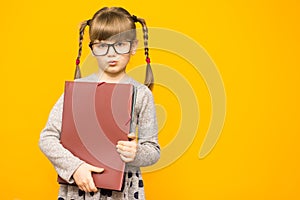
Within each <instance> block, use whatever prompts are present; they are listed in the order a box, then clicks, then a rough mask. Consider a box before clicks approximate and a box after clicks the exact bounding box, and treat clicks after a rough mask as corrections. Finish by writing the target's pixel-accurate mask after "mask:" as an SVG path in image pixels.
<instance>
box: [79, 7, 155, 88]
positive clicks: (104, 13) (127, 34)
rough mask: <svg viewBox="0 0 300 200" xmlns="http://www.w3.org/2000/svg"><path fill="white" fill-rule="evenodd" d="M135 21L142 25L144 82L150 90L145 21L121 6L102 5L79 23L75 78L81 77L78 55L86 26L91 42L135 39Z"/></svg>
mask: <svg viewBox="0 0 300 200" xmlns="http://www.w3.org/2000/svg"><path fill="white" fill-rule="evenodd" d="M135 22H139V23H140V24H141V25H142V27H143V38H144V50H145V56H146V62H147V68H146V77H145V81H144V84H145V85H146V86H148V87H149V89H150V90H152V88H153V84H154V77H153V72H152V68H151V65H150V58H149V49H148V28H147V26H146V22H145V20H144V19H142V18H137V17H136V16H134V15H133V16H131V14H130V13H129V12H128V11H127V10H125V9H124V8H121V7H110V8H108V7H104V8H102V9H100V10H99V11H97V12H96V13H95V14H94V16H93V18H92V19H90V20H85V21H83V22H82V23H81V26H80V29H79V50H78V56H77V59H76V70H75V77H74V78H75V79H77V78H81V73H80V67H79V64H80V57H81V52H82V40H83V35H84V30H85V28H86V26H89V27H90V28H89V37H90V41H91V43H92V42H94V41H95V40H99V41H101V40H107V39H119V38H121V39H123V38H126V39H129V40H135V39H136V26H135Z"/></svg>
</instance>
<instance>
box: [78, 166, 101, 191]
mask: <svg viewBox="0 0 300 200" xmlns="http://www.w3.org/2000/svg"><path fill="white" fill-rule="evenodd" d="M103 171H104V169H103V168H99V167H95V166H92V165H90V164H87V163H83V164H81V165H80V166H79V167H78V168H77V170H76V171H75V172H74V174H73V178H74V180H75V183H76V184H77V185H78V187H79V189H80V190H83V191H85V192H97V188H96V186H95V183H94V180H93V177H92V172H95V173H101V172H103Z"/></svg>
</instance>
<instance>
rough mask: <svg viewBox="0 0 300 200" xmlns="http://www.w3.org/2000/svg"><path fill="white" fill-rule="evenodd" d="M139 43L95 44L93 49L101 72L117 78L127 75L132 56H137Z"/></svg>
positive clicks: (113, 42)
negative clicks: (123, 74)
mask: <svg viewBox="0 0 300 200" xmlns="http://www.w3.org/2000/svg"><path fill="white" fill-rule="evenodd" d="M136 48H137V41H130V42H128V41H120V42H119V41H118V42H116V41H112V40H102V41H95V42H93V45H92V49H93V54H94V55H95V57H96V59H97V62H98V67H99V69H100V71H102V72H104V73H106V74H108V75H111V76H116V75H118V74H122V73H125V69H126V66H127V64H128V62H129V60H130V56H131V55H132V54H135V51H136Z"/></svg>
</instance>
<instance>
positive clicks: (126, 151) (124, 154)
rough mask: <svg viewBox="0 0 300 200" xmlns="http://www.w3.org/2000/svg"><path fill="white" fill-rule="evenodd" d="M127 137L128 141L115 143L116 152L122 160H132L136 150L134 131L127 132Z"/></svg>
mask: <svg viewBox="0 0 300 200" xmlns="http://www.w3.org/2000/svg"><path fill="white" fill-rule="evenodd" d="M128 138H129V140H130V141H119V142H118V144H117V152H118V153H119V154H120V157H121V159H122V160H123V161H124V162H131V161H133V160H134V158H135V156H136V152H137V143H136V136H135V133H130V134H128Z"/></svg>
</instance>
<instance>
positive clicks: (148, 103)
mask: <svg viewBox="0 0 300 200" xmlns="http://www.w3.org/2000/svg"><path fill="white" fill-rule="evenodd" d="M136 108H137V109H136V110H137V111H136V117H137V120H136V123H137V126H138V148H137V154H136V157H135V159H134V160H133V161H132V162H130V163H128V164H129V165H131V166H135V167H145V166H149V165H153V164H154V163H156V162H157V161H158V159H159V158H160V147H159V144H158V136H157V134H158V133H157V132H158V128H157V120H156V111H155V104H154V100H153V96H152V92H151V91H150V90H149V89H148V88H147V87H145V86H144V85H142V89H140V90H138V94H137V100H136ZM135 125H136V124H135Z"/></svg>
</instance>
